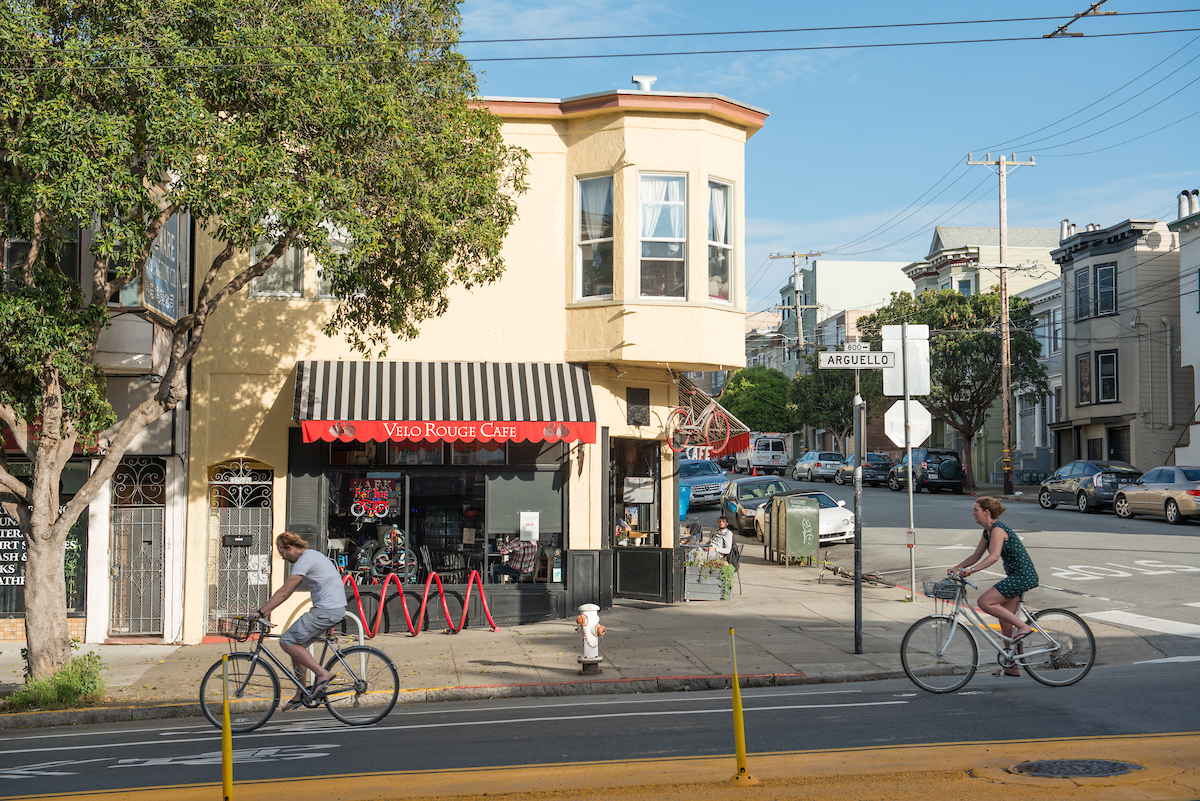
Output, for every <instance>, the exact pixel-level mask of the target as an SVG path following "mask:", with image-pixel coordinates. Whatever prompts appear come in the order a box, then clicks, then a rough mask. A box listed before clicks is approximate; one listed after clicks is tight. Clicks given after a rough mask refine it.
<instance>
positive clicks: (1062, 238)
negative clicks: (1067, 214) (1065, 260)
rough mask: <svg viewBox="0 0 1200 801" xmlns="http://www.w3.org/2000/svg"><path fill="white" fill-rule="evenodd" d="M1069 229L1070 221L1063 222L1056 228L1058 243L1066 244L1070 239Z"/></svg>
mask: <svg viewBox="0 0 1200 801" xmlns="http://www.w3.org/2000/svg"><path fill="white" fill-rule="evenodd" d="M1070 228H1071V221H1070V220H1063V221H1062V224H1061V225H1060V226H1059V228H1058V241H1059V242H1066V241H1067V240H1068V239H1070V238H1071V234H1070V233H1069V231H1070Z"/></svg>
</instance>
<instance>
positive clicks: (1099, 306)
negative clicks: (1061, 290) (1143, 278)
mask: <svg viewBox="0 0 1200 801" xmlns="http://www.w3.org/2000/svg"><path fill="white" fill-rule="evenodd" d="M1116 313H1117V265H1116V264H1115V263H1114V264H1098V265H1096V266H1094V267H1079V268H1078V269H1076V270H1075V319H1076V320H1084V319H1087V318H1088V317H1101V316H1104V315H1108V314H1116Z"/></svg>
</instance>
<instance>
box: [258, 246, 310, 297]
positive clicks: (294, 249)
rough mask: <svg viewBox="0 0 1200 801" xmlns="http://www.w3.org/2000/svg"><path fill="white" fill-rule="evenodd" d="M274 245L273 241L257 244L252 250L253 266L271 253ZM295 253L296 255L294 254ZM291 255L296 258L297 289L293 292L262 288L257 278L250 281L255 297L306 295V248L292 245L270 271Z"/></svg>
mask: <svg viewBox="0 0 1200 801" xmlns="http://www.w3.org/2000/svg"><path fill="white" fill-rule="evenodd" d="M273 247H275V244H274V243H272V242H263V243H260V244H258V245H255V246H254V247H253V248H252V249H251V250H250V264H251V266H253V265H255V264H258V263H259V262H260V261H262V259H263V257H265V256H266V254H267V253H270V251H271V249H272V248H273ZM293 254H294V256H293ZM289 256H293V257H294V258H295V260H296V284H295V286H296V289H295V290H294V291H292V292H288V291H281V290H276V289H260V288H259V286H258V280H259V279H258V278H255V279H254V280H253V281H251V282H250V294H251V295H252V296H253V297H256V298H302V297H304V249H303V248H301V247H299V246H297V245H292V246H291V247H290V248H288V250H287V251H286V252H285V253H284V254H283V255H282V256H280V257H279V261H277V262H275V263H274V264H272V265H271V267H270V268H269V269H268V272H270V271H271V270H274V269H276V268H278V267H279V266H280V263H281V262H286V259H287V258H288V257H289Z"/></svg>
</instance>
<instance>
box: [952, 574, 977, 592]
mask: <svg viewBox="0 0 1200 801" xmlns="http://www.w3.org/2000/svg"><path fill="white" fill-rule="evenodd" d="M946 575H948V576H950V578H952V579H954V580H955V581H959V582H962V583H963V584H970V585H971V586H972V587H974V588H975V589H979V585H977V584H975V583H974V582H972V581H969V580H968V579H967V577H966V576H964V575H963V574H962V573H960V572H959V571H957V570H956V571H954V572H953V573H947V574H946Z"/></svg>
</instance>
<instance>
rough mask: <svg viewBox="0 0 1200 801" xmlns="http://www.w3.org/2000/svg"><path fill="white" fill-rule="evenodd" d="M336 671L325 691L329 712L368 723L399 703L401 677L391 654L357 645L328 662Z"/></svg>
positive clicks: (353, 721) (348, 720)
mask: <svg viewBox="0 0 1200 801" xmlns="http://www.w3.org/2000/svg"><path fill="white" fill-rule="evenodd" d="M325 668H326V669H327V670H331V671H333V673H334V674H335V675H334V677H333V680H332V681H330V682H329V689H327V690H326V691H325V706H327V707H328V708H329V714H331V715H333V716H334V717H335V718H337V719H338V720H340V721H341V722H342V723H349V724H350V725H351V726H369V725H371V724H372V723H376V722H378V721H380V720H382V719H383V718H384V716H385V715H387V713H389V712H391V711H392V707H394V706H395V705H396V697H397V696H398V695H399V694H400V676H399V675H398V674H397V673H396V666H395V665H394V664H392V660H391V659H390V658H388V655H387V654H385V653H384V652H383V651H380V650H379V649H378V648H372V647H370V646H368V645H355V646H353V647H351V648H347V649H345V650H344V651H342V652H341V654H340V655H338V654H334V656H333V658H332V659H330V660H329V661H328V662H326V663H325Z"/></svg>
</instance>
